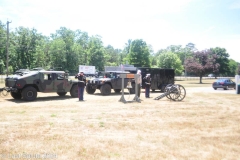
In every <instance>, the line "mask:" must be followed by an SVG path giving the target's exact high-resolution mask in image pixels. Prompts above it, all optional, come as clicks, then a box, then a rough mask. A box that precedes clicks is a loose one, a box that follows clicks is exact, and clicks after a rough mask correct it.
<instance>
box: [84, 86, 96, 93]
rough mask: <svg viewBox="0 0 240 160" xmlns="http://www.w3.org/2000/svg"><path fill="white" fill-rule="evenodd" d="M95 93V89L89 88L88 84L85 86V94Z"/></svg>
mask: <svg viewBox="0 0 240 160" xmlns="http://www.w3.org/2000/svg"><path fill="white" fill-rule="evenodd" d="M95 91H96V89H92V87H91V86H90V85H89V84H87V86H86V92H87V93H88V94H94V93H95Z"/></svg>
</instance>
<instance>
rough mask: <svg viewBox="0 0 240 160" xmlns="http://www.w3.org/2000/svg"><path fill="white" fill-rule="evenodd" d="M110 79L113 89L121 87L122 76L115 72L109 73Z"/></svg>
mask: <svg viewBox="0 0 240 160" xmlns="http://www.w3.org/2000/svg"><path fill="white" fill-rule="evenodd" d="M111 81H112V82H111V83H112V87H113V89H121V88H122V78H120V76H119V75H118V74H117V73H111Z"/></svg>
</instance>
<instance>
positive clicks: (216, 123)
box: [0, 84, 240, 160]
mask: <svg viewBox="0 0 240 160" xmlns="http://www.w3.org/2000/svg"><path fill="white" fill-rule="evenodd" d="M183 86H185V85H184V84H183ZM186 91H187V96H186V98H185V99H184V100H183V101H182V102H173V101H170V100H168V99H167V98H164V99H161V100H153V98H154V97H156V96H158V95H160V94H161V93H158V92H155V93H151V94H150V97H152V98H150V99H145V98H143V97H144V93H142V94H141V97H142V100H143V101H142V102H141V103H129V104H123V103H122V102H118V100H119V99H120V97H121V95H114V96H99V95H88V94H85V99H86V101H85V102H78V101H77V99H72V98H66V99H64V100H62V99H61V98H60V97H58V96H57V95H56V94H42V93H39V99H37V101H35V102H30V103H29V102H23V101H14V100H12V98H11V97H10V96H8V97H6V98H5V99H3V98H1V99H0V114H1V116H0V127H1V128H0V129H1V130H0V154H12V155H13V154H22V155H23V153H25V154H43V153H49V154H53V155H56V156H57V159H64V160H65V159H76V160H77V159H104V160H105V159H130V160H136V159H141V160H142V159H154V160H155V159H237V158H238V156H239V155H240V150H239V148H240V127H239V121H240V107H239V106H240V102H239V101H237V100H238V99H239V95H236V94H235V91H234V90H227V91H223V90H217V91H215V90H213V89H211V87H210V86H209V87H195V88H193V87H186ZM48 96H52V99H49V98H47V97H48ZM68 96H69V95H68ZM125 98H126V99H127V100H130V99H132V98H133V95H131V96H130V97H129V95H125ZM128 98H129V99H128ZM22 159H23V158H22Z"/></svg>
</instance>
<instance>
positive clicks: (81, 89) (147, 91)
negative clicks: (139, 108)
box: [75, 70, 151, 101]
mask: <svg viewBox="0 0 240 160" xmlns="http://www.w3.org/2000/svg"><path fill="white" fill-rule="evenodd" d="M137 74H138V75H139V79H138V80H137V82H136V83H137V95H138V97H139V98H140V94H141V88H142V83H144V86H145V97H146V98H150V87H151V78H150V74H146V76H145V77H144V78H142V75H141V70H138V71H137ZM75 78H77V79H78V98H79V101H84V99H83V95H84V88H85V86H86V77H85V76H84V74H83V72H80V73H79V74H78V75H76V76H75ZM142 80H143V82H142Z"/></svg>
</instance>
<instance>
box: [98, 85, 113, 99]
mask: <svg viewBox="0 0 240 160" xmlns="http://www.w3.org/2000/svg"><path fill="white" fill-rule="evenodd" d="M100 91H101V94H102V95H104V96H105V95H109V94H110V93H111V86H110V85H109V84H104V85H102V86H101V88H100Z"/></svg>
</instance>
